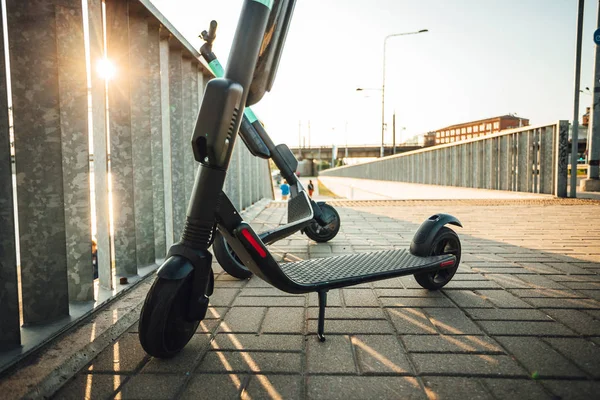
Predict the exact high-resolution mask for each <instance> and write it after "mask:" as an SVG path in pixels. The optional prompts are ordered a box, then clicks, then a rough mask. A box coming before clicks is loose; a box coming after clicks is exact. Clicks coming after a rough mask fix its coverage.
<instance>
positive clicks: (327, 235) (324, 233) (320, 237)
mask: <svg viewBox="0 0 600 400" xmlns="http://www.w3.org/2000/svg"><path fill="white" fill-rule="evenodd" d="M319 207H320V208H321V212H323V214H326V215H327V214H329V215H331V214H332V215H334V216H335V219H334V220H333V221H332V222H331V223H330V224H329V225H327V226H321V225H319V223H318V222H317V221H312V222H311V224H310V225H308V226H307V227H306V228H304V233H305V234H306V236H308V237H309V238H311V239H312V240H314V241H315V242H318V243H325V242H328V241H330V240H331V239H333V238H334V237H335V236H336V235H337V234H338V232H339V231H340V226H341V220H340V214H338V212H337V211H336V210H335V208H333V207H332V206H330V205H329V204H321V205H320V206H319Z"/></svg>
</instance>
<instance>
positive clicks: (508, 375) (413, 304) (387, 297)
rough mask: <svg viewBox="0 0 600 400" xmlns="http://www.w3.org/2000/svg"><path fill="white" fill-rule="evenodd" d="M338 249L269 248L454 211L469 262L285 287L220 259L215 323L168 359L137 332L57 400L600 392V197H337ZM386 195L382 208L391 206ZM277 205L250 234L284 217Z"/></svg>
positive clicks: (285, 254) (394, 228) (344, 238)
mask: <svg viewBox="0 0 600 400" xmlns="http://www.w3.org/2000/svg"><path fill="white" fill-rule="evenodd" d="M331 204H333V205H334V206H335V207H336V209H337V210H338V211H339V213H340V215H341V218H342V228H341V231H340V233H339V234H338V236H337V237H336V238H335V239H334V240H332V241H331V242H330V243H325V244H317V243H315V242H312V241H309V240H308V239H307V238H306V237H304V236H302V235H300V234H295V235H293V236H291V237H289V238H287V239H285V240H282V241H280V242H277V243H275V244H274V245H272V246H271V250H272V251H273V252H274V253H275V254H276V255H277V256H278V257H279V259H287V260H297V259H305V258H307V257H311V258H318V257H323V256H328V255H339V254H349V253H354V252H366V251H372V250H380V249H390V248H405V247H407V246H408V245H409V243H410V241H411V239H412V236H413V234H414V232H415V231H416V229H417V228H418V226H419V224H420V223H421V222H422V221H423V220H425V219H426V218H427V217H429V216H430V215H432V214H435V213H439V212H445V213H449V214H453V215H455V216H456V217H457V218H459V219H460V221H461V222H462V223H463V226H464V228H462V229H461V228H456V230H457V232H458V233H459V235H460V238H461V241H462V262H461V265H460V268H459V270H458V273H457V274H456V276H455V278H454V279H453V280H452V281H451V282H450V283H449V284H448V285H447V286H446V287H445V288H444V289H443V290H441V291H437V292H430V291H427V290H424V289H421V288H420V286H419V285H418V284H417V283H416V281H415V280H414V279H413V278H412V276H408V277H402V278H395V279H390V280H384V281H379V282H374V283H369V284H361V285H358V286H355V287H350V288H344V289H339V290H335V291H332V292H330V296H329V299H328V300H329V303H328V309H327V313H326V315H327V319H326V322H325V331H326V336H327V341H326V342H325V343H320V342H318V341H317V338H316V336H315V330H316V318H317V308H316V306H317V299H316V296H315V295H314V294H309V295H290V294H286V293H283V292H281V291H279V290H277V289H274V288H272V287H270V286H269V285H268V284H266V283H264V282H263V281H261V280H260V279H258V278H255V277H253V278H251V279H249V280H245V281H238V280H235V279H233V278H231V277H230V276H229V275H227V274H225V273H224V272H223V271H222V270H221V269H220V268H219V267H218V265H217V264H215V265H214V267H215V272H216V274H217V277H216V288H215V294H214V296H213V297H212V298H211V303H212V307H211V308H210V310H209V313H208V316H207V319H206V320H204V321H203V322H202V324H201V327H200V328H199V330H198V332H197V333H196V334H195V335H194V338H193V339H192V341H191V342H190V343H189V345H188V346H187V347H186V348H185V349H184V350H183V351H182V352H181V354H179V355H178V356H176V357H175V358H173V359H170V360H158V359H153V358H151V357H149V356H148V355H146V354H145V353H144V352H143V350H142V349H141V347H140V345H139V342H138V340H137V333H136V332H137V325H133V326H132V327H131V329H130V330H129V331H128V332H127V333H125V334H124V335H122V336H121V337H120V338H119V339H118V340H117V341H116V342H115V343H114V344H112V345H111V346H109V347H108V348H106V349H105V350H104V351H103V352H102V353H101V354H99V355H98V356H97V357H96V358H95V359H94V360H93V361H92V362H91V363H90V364H89V365H88V366H87V367H86V368H84V369H83V370H82V371H80V372H79V373H78V374H77V375H76V376H75V378H74V379H72V380H71V381H69V382H68V383H67V384H66V385H64V386H63V387H62V389H61V390H60V391H58V392H57V393H56V394H55V396H54V397H55V398H57V399H81V398H92V399H102V398H107V399H108V398H124V399H129V398H131V399H134V398H135V399H146V398H147V399H240V398H241V399H263V398H264V399H344V400H348V399H559V398H564V399H593V398H599V396H600V395H599V393H600V347H599V346H600V275H599V274H600V202H593V201H576V200H573V201H570V202H569V201H558V200H557V201H551V200H549V201H541V202H540V201H533V200H532V201H506V202H501V203H493V204H492V203H490V202H485V201H483V202H482V201H479V202H478V201H446V202H439V201H438V202H436V201H410V202H397V201H396V202H389V203H386V202H377V203H368V202H366V203H361V202H352V205H348V203H347V202H346V203H344V202H338V203H337V205H336V202H335V201H334V202H331ZM386 204H387V205H386ZM285 212H286V209H285V208H283V207H279V206H278V205H277V203H274V204H273V206H272V207H267V208H266V209H264V211H262V212H261V213H260V214H259V215H258V216H257V217H256V218H255V220H254V221H253V226H254V227H255V229H256V230H257V231H260V230H261V229H265V228H267V227H272V226H275V225H277V224H280V223H283V222H284V221H285V219H286V215H285Z"/></svg>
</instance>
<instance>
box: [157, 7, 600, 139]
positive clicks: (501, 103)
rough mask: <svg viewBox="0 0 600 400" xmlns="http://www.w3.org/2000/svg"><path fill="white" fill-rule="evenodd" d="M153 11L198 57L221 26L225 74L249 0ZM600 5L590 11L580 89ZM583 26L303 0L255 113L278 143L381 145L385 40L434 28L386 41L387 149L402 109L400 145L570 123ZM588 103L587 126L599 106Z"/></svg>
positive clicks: (487, 11)
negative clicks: (508, 119)
mask: <svg viewBox="0 0 600 400" xmlns="http://www.w3.org/2000/svg"><path fill="white" fill-rule="evenodd" d="M151 1H152V3H153V4H154V5H155V6H156V7H157V8H158V9H159V10H160V11H161V12H162V13H163V14H164V15H165V17H167V19H169V21H171V23H172V24H173V25H174V26H175V27H176V28H177V29H178V30H179V31H180V32H181V33H182V34H183V35H184V36H185V37H186V39H188V41H189V42H190V43H191V44H192V45H194V47H196V48H199V47H200V46H201V45H202V41H201V40H200V39H199V38H198V34H199V33H200V32H201V31H202V30H204V29H207V28H208V24H209V22H210V20H212V19H214V20H216V21H217V22H218V23H219V27H218V30H217V39H216V41H215V44H214V46H213V50H214V52H215V54H216V55H217V56H218V57H219V59H220V60H221V62H222V63H223V64H226V60H227V58H228V54H229V48H230V44H231V41H232V39H233V34H234V32H235V28H236V25H237V19H238V17H239V12H240V9H241V5H242V0H220V1H213V2H210V1H207V0H203V1H200V0H151ZM597 7H598V2H597V1H590V0H588V1H587V2H586V5H585V14H584V31H583V47H582V64H581V85H580V87H581V88H582V89H583V88H585V87H590V88H591V87H592V80H593V68H594V67H593V60H594V48H595V44H594V43H593V39H592V38H593V32H594V31H595V29H596V28H597V15H598V8H597ZM576 21H577V0H550V1H548V0H453V1H448V0H369V1H364V0H297V2H296V8H295V11H294V17H293V20H292V24H291V27H290V31H289V33H288V37H287V41H286V45H285V48H284V51H283V55H282V59H281V63H280V65H279V69H278V74H277V79H276V81H275V85H274V87H273V89H272V91H271V92H270V93H267V94H266V95H265V97H264V98H263V100H262V101H261V102H260V103H258V104H256V105H255V106H253V107H252V108H253V110H254V111H255V112H256V114H257V115H258V116H259V118H260V119H261V120H262V121H263V123H264V124H265V127H266V128H267V131H268V132H269V135H270V136H271V137H272V138H273V140H274V141H275V143H286V144H288V145H289V146H297V145H298V143H299V142H303V143H305V144H306V145H308V144H309V143H310V144H311V145H312V146H315V145H331V144H334V143H335V144H337V145H344V144H345V143H348V144H380V143H381V108H382V105H381V90H380V89H381V87H382V65H383V43H384V38H385V37H386V35H389V34H396V33H404V32H414V31H418V30H421V29H428V30H429V32H426V33H421V34H417V35H407V36H400V37H394V38H390V39H389V40H388V42H387V47H386V76H385V114H386V118H385V119H386V124H387V127H388V129H386V135H385V142H386V144H391V142H392V128H391V127H392V114H393V113H394V111H395V113H396V132H397V135H400V132H402V135H403V136H402V139H407V138H409V137H411V136H413V135H417V134H422V133H425V132H428V131H431V130H436V129H439V128H443V127H445V126H448V125H452V124H458V123H462V122H468V121H473V120H478V119H483V118H488V117H494V116H499V115H504V114H509V113H511V114H517V115H518V116H520V117H523V118H528V119H529V120H530V123H531V124H532V125H544V124H551V123H554V122H556V121H558V120H560V119H564V120H572V119H573V92H574V75H575V46H576ZM356 88H371V89H375V90H364V91H356ZM580 102H581V107H580V112H579V115H580V117H581V115H582V114H583V113H584V112H585V107H586V106H589V103H590V102H591V96H590V95H588V94H581V96H580ZM309 124H310V131H309V129H308V126H309ZM402 128H405V129H402Z"/></svg>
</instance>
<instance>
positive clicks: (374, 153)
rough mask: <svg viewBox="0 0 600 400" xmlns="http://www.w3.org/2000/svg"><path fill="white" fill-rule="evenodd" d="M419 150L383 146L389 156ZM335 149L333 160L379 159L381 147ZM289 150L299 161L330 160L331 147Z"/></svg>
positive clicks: (356, 146) (338, 147) (406, 146)
mask: <svg viewBox="0 0 600 400" xmlns="http://www.w3.org/2000/svg"><path fill="white" fill-rule="evenodd" d="M421 148H423V146H415V145H398V146H396V149H395V150H394V148H393V147H392V146H384V155H386V156H390V155H392V154H400V153H404V152H407V151H413V150H418V149H421ZM335 149H336V154H335V159H340V158H368V157H379V156H380V155H381V146H380V145H375V144H364V145H348V146H335ZM290 150H291V151H292V153H294V155H296V158H298V159H299V160H304V159H309V160H311V159H312V160H317V159H323V160H331V157H332V151H333V146H311V147H290Z"/></svg>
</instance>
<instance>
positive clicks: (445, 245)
mask: <svg viewBox="0 0 600 400" xmlns="http://www.w3.org/2000/svg"><path fill="white" fill-rule="evenodd" d="M442 254H454V256H455V257H456V264H455V266H454V267H452V268H444V269H440V270H439V271H435V272H423V273H420V274H415V275H414V276H415V280H416V281H417V282H418V283H419V285H421V286H422V287H424V288H425V289H430V290H437V289H440V288H442V287H444V285H446V284H447V283H448V282H450V280H451V279H452V277H453V276H454V274H455V273H456V270H457V269H458V265H459V264H460V240H459V238H458V235H457V234H456V232H454V231H453V230H452V229H450V228H448V227H446V226H444V227H442V229H440V231H439V232H438V233H437V235H436V236H435V239H433V243H432V246H431V253H430V255H432V256H439V255H442Z"/></svg>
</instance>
